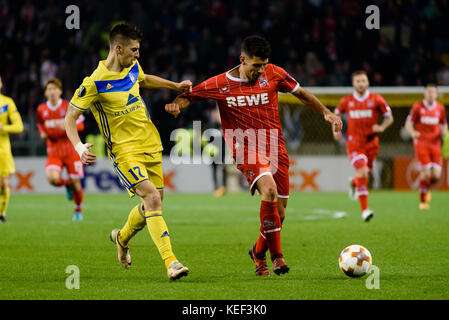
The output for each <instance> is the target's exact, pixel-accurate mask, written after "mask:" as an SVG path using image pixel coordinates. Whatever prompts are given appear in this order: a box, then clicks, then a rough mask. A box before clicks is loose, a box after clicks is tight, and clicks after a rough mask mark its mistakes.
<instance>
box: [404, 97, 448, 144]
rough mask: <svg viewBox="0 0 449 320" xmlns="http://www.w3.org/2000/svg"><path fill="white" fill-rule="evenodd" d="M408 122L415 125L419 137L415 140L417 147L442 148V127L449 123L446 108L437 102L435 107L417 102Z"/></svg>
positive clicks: (424, 102) (423, 102) (434, 104)
mask: <svg viewBox="0 0 449 320" xmlns="http://www.w3.org/2000/svg"><path fill="white" fill-rule="evenodd" d="M407 121H409V122H410V123H412V124H413V125H414V128H415V130H416V131H418V132H419V133H420V135H419V137H418V138H416V139H414V140H413V143H414V144H415V145H421V146H437V147H438V148H440V146H441V140H440V136H441V129H440V125H444V124H446V123H447V120H446V112H445V110H444V106H443V105H442V104H441V103H439V102H437V101H435V102H434V103H433V105H428V104H427V102H426V101H421V102H417V103H415V104H414V105H413V107H412V110H411V111H410V113H409V115H408V117H407Z"/></svg>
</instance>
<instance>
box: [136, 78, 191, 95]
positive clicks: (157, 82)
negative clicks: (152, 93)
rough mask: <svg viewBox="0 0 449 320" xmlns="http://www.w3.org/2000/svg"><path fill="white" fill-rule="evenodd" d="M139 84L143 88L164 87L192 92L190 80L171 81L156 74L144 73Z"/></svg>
mask: <svg viewBox="0 0 449 320" xmlns="http://www.w3.org/2000/svg"><path fill="white" fill-rule="evenodd" d="M139 84H140V86H142V87H143V88H165V89H171V90H175V91H179V92H182V93H190V92H192V82H191V81H190V80H184V81H181V82H173V81H170V80H167V79H164V78H161V77H158V76H154V75H150V74H145V78H144V80H143V81H141V82H140V83H139Z"/></svg>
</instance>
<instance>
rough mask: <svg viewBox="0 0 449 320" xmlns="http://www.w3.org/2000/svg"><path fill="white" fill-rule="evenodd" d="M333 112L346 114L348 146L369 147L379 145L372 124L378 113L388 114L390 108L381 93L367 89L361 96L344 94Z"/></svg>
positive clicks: (385, 115)
mask: <svg viewBox="0 0 449 320" xmlns="http://www.w3.org/2000/svg"><path fill="white" fill-rule="evenodd" d="M335 113H336V114H338V115H340V114H343V113H346V114H347V116H348V131H347V134H346V140H347V145H348V146H351V147H364V148H371V147H378V145H379V136H378V134H377V133H375V132H373V125H375V124H377V123H378V119H379V114H382V115H383V116H384V117H388V116H390V115H391V109H390V107H389V106H388V104H387V102H386V101H385V99H384V98H383V97H382V96H381V95H379V94H376V93H371V92H369V91H368V90H367V91H366V92H365V95H364V96H363V97H361V98H360V97H359V96H357V95H356V93H355V92H354V93H353V94H351V95H347V96H344V97H343V98H342V99H341V100H340V103H339V104H338V106H337V108H336V110H335Z"/></svg>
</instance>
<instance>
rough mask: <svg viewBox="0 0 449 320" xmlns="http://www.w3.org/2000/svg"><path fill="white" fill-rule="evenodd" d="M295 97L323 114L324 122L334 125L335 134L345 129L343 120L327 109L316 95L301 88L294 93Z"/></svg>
mask: <svg viewBox="0 0 449 320" xmlns="http://www.w3.org/2000/svg"><path fill="white" fill-rule="evenodd" d="M293 95H294V96H295V97H297V98H298V99H299V100H301V102H302V103H304V104H305V105H306V106H308V107H309V108H311V109H314V110H316V111H317V112H319V113H321V114H322V115H323V116H324V120H326V121H327V122H329V123H330V124H332V130H333V132H340V131H341V129H342V128H343V123H342V121H341V118H340V117H339V116H338V115H336V114H335V113H333V112H331V111H330V110H329V109H328V108H326V107H325V106H324V105H323V104H322V103H321V101H320V100H318V98H317V97H316V96H315V95H313V94H312V93H310V92H309V91H307V90H306V89H304V88H302V87H299V88H298V90H296V91H295V92H293Z"/></svg>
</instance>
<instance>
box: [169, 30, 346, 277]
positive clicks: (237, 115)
mask: <svg viewBox="0 0 449 320" xmlns="http://www.w3.org/2000/svg"><path fill="white" fill-rule="evenodd" d="M270 53H271V49H270V45H269V43H268V42H267V41H266V40H265V39H264V38H262V37H259V36H250V37H247V38H245V39H244V41H243V43H242V53H241V56H240V62H241V64H240V65H239V66H237V67H235V68H233V69H231V70H229V71H228V72H225V73H222V74H220V75H217V76H215V77H212V78H210V79H208V80H206V81H204V82H202V83H201V84H199V85H197V86H196V87H195V88H193V90H192V93H190V94H183V95H181V96H178V97H177V98H176V99H175V101H174V102H173V103H171V104H167V105H166V107H165V109H166V111H167V112H169V113H171V114H173V115H174V116H177V115H178V114H179V113H180V111H181V110H183V109H185V108H187V106H188V105H189V104H190V103H191V102H193V101H196V100H199V99H205V98H209V99H213V100H216V101H217V103H218V107H219V111H220V117H221V123H222V129H223V133H224V138H225V141H226V144H227V145H228V147H229V148H230V149H231V152H232V155H233V158H234V161H235V162H236V164H237V168H238V169H239V170H240V171H241V172H242V173H243V174H244V175H245V177H246V179H247V181H248V184H249V185H250V190H251V193H252V194H254V192H255V190H256V189H257V190H258V191H259V194H260V195H261V206H260V223H261V225H260V235H259V238H258V240H257V243H256V244H255V245H254V246H253V247H252V248H251V249H250V252H249V253H250V256H251V258H252V259H253V261H254V263H255V264H256V275H261V276H268V275H269V274H270V272H269V269H268V267H267V262H266V251H267V250H269V251H270V255H271V260H272V268H273V271H274V273H276V274H277V275H279V274H283V273H286V272H288V271H289V267H288V265H287V264H286V263H285V260H284V258H283V254H282V251H281V244H280V231H281V225H282V221H283V219H284V217H285V209H286V207H287V200H288V197H289V175H288V167H289V160H288V155H287V151H286V148H285V140H284V138H283V137H282V127H281V124H280V120H279V111H278V92H289V93H292V94H293V95H295V96H296V97H297V98H299V99H300V100H301V101H302V102H303V103H305V104H306V105H307V106H309V107H311V108H313V109H315V110H317V111H318V112H320V113H322V114H323V115H324V118H325V120H326V121H329V122H330V123H332V124H333V126H334V129H335V130H341V126H342V123H341V120H340V117H338V116H336V115H334V114H333V113H332V112H330V111H329V110H328V109H327V108H326V107H325V106H324V105H323V104H322V103H321V102H320V101H319V100H318V99H317V98H316V97H315V96H314V95H312V94H311V93H309V92H308V91H306V90H304V89H303V88H302V87H300V85H299V84H298V82H297V81H296V80H295V79H293V78H292V77H291V76H290V75H289V74H288V73H287V72H286V71H285V70H284V69H282V68H280V67H278V66H275V65H273V64H269V63H268V57H269V55H270ZM267 152H268V153H267Z"/></svg>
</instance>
